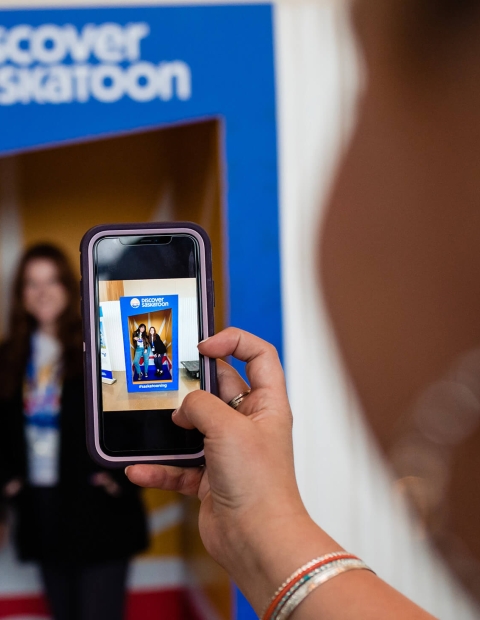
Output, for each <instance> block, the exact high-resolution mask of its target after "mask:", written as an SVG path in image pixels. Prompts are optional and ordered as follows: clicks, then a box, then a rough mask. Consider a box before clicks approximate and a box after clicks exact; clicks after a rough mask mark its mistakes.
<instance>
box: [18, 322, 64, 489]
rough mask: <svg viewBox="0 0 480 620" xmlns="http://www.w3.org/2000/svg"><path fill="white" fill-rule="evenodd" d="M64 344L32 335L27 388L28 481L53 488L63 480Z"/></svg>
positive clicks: (25, 402)
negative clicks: (61, 466)
mask: <svg viewBox="0 0 480 620" xmlns="http://www.w3.org/2000/svg"><path fill="white" fill-rule="evenodd" d="M60 360H61V346H60V343H59V342H58V341H57V340H56V339H55V338H53V337H52V336H48V335H46V334H42V333H39V332H38V333H36V334H34V335H33V337H32V353H31V358H30V360H29V363H28V368H27V377H26V380H25V388H24V409H23V413H24V417H25V420H24V421H25V437H26V441H27V466H28V481H29V483H30V484H31V485H32V486H39V487H51V486H55V485H56V484H58V481H59V457H60V406H61V396H62V384H61V380H60Z"/></svg>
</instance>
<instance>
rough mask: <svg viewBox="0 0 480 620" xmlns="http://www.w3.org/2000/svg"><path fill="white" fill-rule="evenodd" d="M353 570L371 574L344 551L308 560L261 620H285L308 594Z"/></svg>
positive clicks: (283, 586)
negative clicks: (361, 570) (341, 574)
mask: <svg viewBox="0 0 480 620" xmlns="http://www.w3.org/2000/svg"><path fill="white" fill-rule="evenodd" d="M353 569H367V570H370V569H369V568H368V566H367V565H366V564H365V563H364V562H362V560H360V559H359V558H357V556H355V555H352V554H351V553H347V552H345V551H337V552H335V553H329V554H327V555H324V556H321V557H319V558H315V559H314V560H311V561H310V562H308V563H307V564H305V565H304V566H302V567H301V568H299V569H298V570H297V571H295V572H294V573H293V574H292V575H291V576H290V577H289V578H288V579H287V580H286V581H285V582H284V583H283V584H282V585H281V586H280V587H279V588H278V590H277V591H276V592H275V594H274V595H273V597H272V599H271V602H270V603H269V605H268V607H267V609H266V611H265V612H264V613H263V614H262V618H263V620H284V619H286V618H288V617H289V616H290V615H291V613H292V612H293V610H294V609H295V608H296V607H297V606H298V605H299V604H300V603H301V602H302V601H303V599H304V598H305V597H306V596H308V594H310V592H311V591H313V590H314V589H315V588H317V587H318V586H319V585H321V584H322V583H325V581H328V580H329V579H331V578H332V577H335V576H336V575H339V574H340V573H342V572H345V571H347V570H353Z"/></svg>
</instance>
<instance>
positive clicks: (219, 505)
mask: <svg viewBox="0 0 480 620" xmlns="http://www.w3.org/2000/svg"><path fill="white" fill-rule="evenodd" d="M198 348H199V351H200V353H202V355H205V356H207V357H211V358H220V357H226V356H228V355H233V356H234V357H236V358H237V359H240V360H243V361H245V362H247V365H246V373H247V377H248V379H249V381H250V385H251V389H252V391H251V393H250V394H249V395H248V396H247V397H246V398H245V399H244V400H243V402H242V403H241V405H240V406H239V408H238V409H237V410H236V411H235V410H234V409H232V408H231V407H229V406H228V405H227V404H226V403H228V402H229V401H230V400H231V399H232V398H234V397H235V396H237V395H238V394H240V393H241V392H245V391H246V390H247V389H248V386H247V384H246V383H245V382H244V380H243V379H242V378H241V377H240V375H239V374H238V373H237V372H236V371H235V370H234V369H233V368H232V367H231V366H229V365H228V364H226V363H224V362H222V361H219V362H218V367H217V370H218V381H219V392H220V398H217V397H216V396H213V395H212V394H208V393H207V392H203V391H200V390H199V391H196V392H192V393H191V394H188V395H187V396H186V398H185V399H184V401H183V403H182V405H181V407H180V408H179V409H178V410H177V411H176V412H175V413H174V415H173V420H174V422H175V423H176V424H178V425H179V426H181V427H183V428H186V429H192V428H198V429H199V430H200V431H201V432H202V433H203V434H204V435H205V459H206V467H205V468H204V467H201V468H177V467H167V466H160V465H135V466H131V467H128V468H127V475H128V478H129V479H130V480H131V481H132V482H134V483H136V484H139V485H141V486H145V487H158V488H161V489H165V490H175V491H179V492H181V493H184V494H186V495H198V497H199V498H200V500H201V502H202V504H201V508H200V520H199V528H200V534H201V536H202V540H203V542H204V544H205V547H206V548H207V550H208V551H209V553H210V554H211V555H212V556H213V557H214V558H215V559H216V560H217V561H218V562H219V563H220V564H222V565H223V566H224V567H225V568H227V570H228V571H229V572H230V573H231V574H232V575H233V576H234V578H235V579H236V581H237V583H239V585H240V587H242V585H244V589H245V590H249V589H250V590H251V588H249V584H245V581H244V580H243V584H242V575H243V574H244V573H245V572H249V571H251V570H255V569H257V570H258V566H254V565H256V563H257V559H256V553H257V550H258V549H260V548H261V547H262V544H263V540H262V539H263V538H264V537H265V536H264V535H265V531H266V529H268V530H269V532H270V533H275V532H278V536H277V540H278V542H280V540H282V539H284V537H285V533H286V532H287V531H288V529H289V527H290V524H291V523H292V522H295V524H296V526H299V527H300V528H302V527H304V530H303V531H304V532H305V528H307V529H308V527H310V525H311V522H310V520H309V518H308V515H307V514H306V511H305V508H304V506H303V503H302V501H301V499H300V496H299V493H298V488H297V484H296V481H295V475H294V468H293V449H292V415H291V411H290V406H289V403H288V399H287V394H286V388H285V379H284V375H283V371H282V367H281V365H280V361H279V359H278V355H277V352H276V350H275V348H274V347H273V346H272V345H270V344H268V343H267V342H265V341H263V340H260V339H259V338H257V337H255V336H253V335H251V334H249V333H247V332H244V331H241V330H239V329H234V328H229V329H226V330H225V331H223V332H220V333H219V334H217V335H216V336H213V337H212V338H209V339H208V340H206V341H204V342H202V343H200V344H199V347H198ZM335 548H336V547H335ZM250 551H251V554H250ZM309 553H310V552H309ZM307 559H311V558H307ZM245 564H247V565H246V566H245ZM242 567H243V569H242ZM269 587H270V588H271V587H272V586H271V585H270V586H269ZM263 596H264V595H263ZM252 597H253V598H254V595H252ZM263 602H264V601H263V598H262V604H263Z"/></svg>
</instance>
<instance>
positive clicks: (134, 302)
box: [130, 297, 140, 308]
mask: <svg viewBox="0 0 480 620" xmlns="http://www.w3.org/2000/svg"><path fill="white" fill-rule="evenodd" d="M130 305H131V306H132V308H140V300H139V299H137V298H136V297H134V298H133V299H131V300H130Z"/></svg>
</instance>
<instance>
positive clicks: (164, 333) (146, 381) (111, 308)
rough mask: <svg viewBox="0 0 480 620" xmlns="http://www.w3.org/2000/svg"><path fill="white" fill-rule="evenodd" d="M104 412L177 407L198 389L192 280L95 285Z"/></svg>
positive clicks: (195, 293) (116, 282)
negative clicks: (190, 393)
mask: <svg viewBox="0 0 480 620" xmlns="http://www.w3.org/2000/svg"><path fill="white" fill-rule="evenodd" d="M99 302H100V348H101V369H102V399H103V410H104V411H135V410H154V409H177V408H178V407H179V406H180V404H181V402H182V401H183V399H184V397H185V396H186V395H187V394H188V393H189V392H192V391H194V390H197V389H199V388H200V360H199V354H198V349H197V345H198V340H199V338H198V307H197V281H196V279H195V278H169V279H157V280H107V281H100V282H99Z"/></svg>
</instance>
